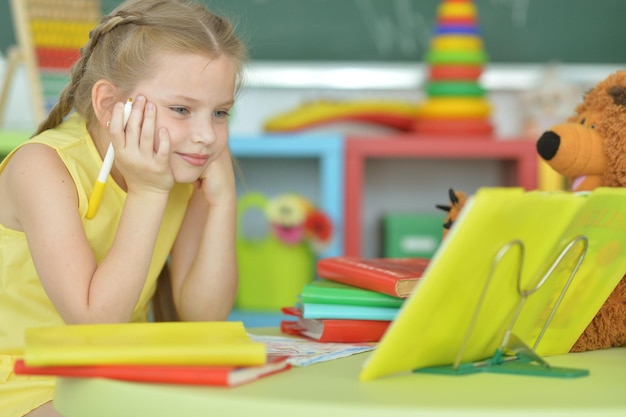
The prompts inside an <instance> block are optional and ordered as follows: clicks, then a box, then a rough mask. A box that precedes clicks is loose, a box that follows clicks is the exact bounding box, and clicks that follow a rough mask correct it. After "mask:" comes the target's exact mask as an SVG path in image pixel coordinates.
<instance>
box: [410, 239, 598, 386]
mask: <svg viewBox="0 0 626 417" xmlns="http://www.w3.org/2000/svg"><path fill="white" fill-rule="evenodd" d="M576 246H580V253H578V254H577V253H576V252H575V251H574V249H575V247H576ZM588 246H589V242H588V240H587V238H586V237H584V236H578V237H576V238H574V239H572V240H571V241H570V242H569V243H568V244H567V245H566V246H565V248H564V249H563V250H562V251H561V252H560V253H559V255H558V256H557V258H556V260H555V261H554V263H553V264H552V265H551V266H550V268H549V269H548V270H547V272H546V273H545V274H544V275H543V276H542V277H541V279H540V280H538V281H537V282H536V284H535V285H534V286H533V287H532V288H529V289H524V288H522V280H521V278H522V264H523V260H524V244H523V242H521V241H519V240H513V241H511V242H509V243H507V244H505V245H504V246H503V247H502V248H501V249H500V250H499V251H498V253H497V254H496V256H495V258H494V260H493V263H492V266H491V270H490V273H489V276H488V278H487V280H486V282H485V285H484V287H483V290H482V293H481V295H480V298H479V300H478V303H477V306H476V310H475V311H474V315H473V317H472V320H471V321H470V324H469V327H468V329H467V332H466V333H465V337H464V339H463V343H462V344H461V347H460V349H459V352H458V354H457V356H456V360H455V361H454V363H453V364H452V365H444V366H434V367H427V368H419V369H415V370H414V372H419V373H435V374H444V375H468V374H474V373H479V372H488V373H501V374H515V375H532V376H544V377H558V378H574V377H580V376H586V375H589V371H588V370H586V369H574V368H562V367H553V366H550V364H548V363H547V362H546V361H545V360H544V359H543V358H542V357H541V356H539V355H538V354H537V353H535V349H536V348H537V346H538V345H539V342H540V341H541V339H542V337H543V335H544V334H545V332H546V330H547V329H548V326H549V325H550V322H551V321H552V319H553V317H554V314H555V313H556V311H557V309H558V307H559V304H560V303H561V301H562V300H563V297H564V296H565V293H566V292H567V290H568V288H569V286H570V284H571V282H572V280H573V279H574V276H575V275H576V272H577V271H578V269H579V267H580V265H581V263H582V261H583V258H584V257H585V254H586V252H587V248H588ZM513 249H518V251H517V252H518V254H519V256H518V264H517V265H516V269H517V292H518V294H519V296H520V300H519V303H518V304H517V306H516V309H515V312H514V314H513V319H512V320H511V323H510V324H509V326H508V328H507V329H506V330H505V332H504V335H503V338H502V343H501V344H500V346H499V347H498V348H497V349H496V351H495V353H494V355H493V356H492V357H491V358H489V359H486V360H482V361H477V362H467V363H461V361H462V357H463V353H464V352H465V349H466V348H467V346H468V343H469V340H470V337H471V335H472V332H473V330H474V328H475V326H476V324H477V322H478V316H479V313H480V311H481V308H482V305H483V302H484V300H485V297H486V294H487V292H488V290H489V285H490V284H491V281H492V278H493V276H494V275H495V271H496V270H497V267H498V265H499V264H500V262H501V261H502V259H503V258H504V257H505V255H507V253H509V252H512V250H513ZM570 252H572V253H574V256H576V257H575V258H574V262H575V266H574V267H573V268H572V269H571V271H570V273H569V277H568V279H567V281H566V282H565V284H564V286H563V288H562V289H561V293H560V294H559V296H558V298H557V299H556V301H555V303H554V306H553V307H552V310H551V311H550V314H549V315H548V317H547V319H546V321H545V322H544V324H543V327H542V329H541V331H540V332H539V335H538V336H537V339H536V341H535V343H534V345H533V347H532V348H530V347H528V346H527V345H526V344H525V343H524V342H523V341H522V340H521V339H520V338H519V337H517V336H516V335H515V334H514V333H513V327H514V326H515V323H516V322H517V320H518V318H519V316H520V314H521V312H522V309H523V307H524V304H525V302H526V300H527V299H528V297H530V296H531V295H533V294H534V293H536V292H537V291H538V290H539V289H541V288H542V287H543V286H544V284H545V283H546V282H547V281H548V280H549V279H550V277H551V276H552V275H553V273H554V272H555V270H556V269H557V267H558V266H559V264H561V263H562V262H563V260H564V258H565V257H566V256H567V255H568V253H570Z"/></svg>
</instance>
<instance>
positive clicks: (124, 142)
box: [110, 96, 174, 193]
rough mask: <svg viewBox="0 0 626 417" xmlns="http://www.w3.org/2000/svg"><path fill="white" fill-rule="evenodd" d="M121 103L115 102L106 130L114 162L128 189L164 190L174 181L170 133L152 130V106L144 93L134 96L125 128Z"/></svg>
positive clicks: (132, 190)
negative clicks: (108, 130)
mask: <svg viewBox="0 0 626 417" xmlns="http://www.w3.org/2000/svg"><path fill="white" fill-rule="evenodd" d="M123 107H124V105H123V104H122V103H117V104H116V105H115V109H114V111H113V120H112V123H111V128H110V131H111V134H112V136H113V138H112V143H113V148H114V149H115V166H116V168H117V169H118V170H119V171H120V173H121V174H122V176H123V177H124V181H125V183H126V187H127V189H128V192H143V191H149V192H159V193H163V192H165V193H168V192H169V191H170V189H171V188H172V186H173V185H174V177H173V176H172V171H171V168H170V165H169V159H170V137H169V132H168V131H167V129H166V128H160V129H159V130H158V132H157V131H156V106H155V105H154V103H150V102H148V101H147V100H146V98H145V97H144V96H139V97H137V99H136V100H135V101H134V104H133V110H132V112H131V114H130V118H129V119H128V124H127V125H126V129H125V130H124V129H123V128H122V126H123ZM156 135H158V138H157V137H156Z"/></svg>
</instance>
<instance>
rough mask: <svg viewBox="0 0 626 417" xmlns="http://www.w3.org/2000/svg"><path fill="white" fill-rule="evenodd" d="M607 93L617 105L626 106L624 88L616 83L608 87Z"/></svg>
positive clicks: (625, 90) (625, 91)
mask: <svg viewBox="0 0 626 417" xmlns="http://www.w3.org/2000/svg"><path fill="white" fill-rule="evenodd" d="M607 93H608V94H609V95H610V96H611V97H613V103H615V104H617V105H618V106H626V88H624V87H622V86H618V85H616V86H613V87H610V88H609V89H608V90H607Z"/></svg>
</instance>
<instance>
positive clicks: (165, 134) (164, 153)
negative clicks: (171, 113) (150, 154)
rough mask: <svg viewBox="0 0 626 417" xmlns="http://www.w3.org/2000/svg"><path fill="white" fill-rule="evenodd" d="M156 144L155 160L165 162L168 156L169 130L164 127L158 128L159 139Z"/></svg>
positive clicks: (167, 160)
mask: <svg viewBox="0 0 626 417" xmlns="http://www.w3.org/2000/svg"><path fill="white" fill-rule="evenodd" d="M157 146H158V147H157V148H156V149H155V151H156V156H155V158H156V160H157V161H158V162H162V163H164V164H167V163H168V162H169V158H170V132H169V131H168V130H167V129H166V128H164V127H162V128H161V129H159V140H158V144H157Z"/></svg>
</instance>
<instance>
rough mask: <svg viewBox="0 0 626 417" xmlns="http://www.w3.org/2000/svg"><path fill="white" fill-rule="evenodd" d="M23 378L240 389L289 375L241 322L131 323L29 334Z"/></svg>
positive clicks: (284, 363)
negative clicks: (76, 379)
mask: <svg viewBox="0 0 626 417" xmlns="http://www.w3.org/2000/svg"><path fill="white" fill-rule="evenodd" d="M25 342H26V343H25V349H24V357H23V359H19V360H17V361H16V363H15V366H14V371H15V373H16V374H18V375H50V376H65V377H83V378H109V379H117V380H125V381H135V382H152V383H167V384H189V385H218V386H237V385H241V384H244V383H247V382H251V381H254V380H257V379H259V378H262V377H265V376H268V375H271V374H275V373H277V372H281V371H285V370H287V369H289V368H290V366H291V365H290V364H289V362H288V359H289V358H288V357H287V356H273V355H268V354H267V350H266V346H265V344H263V343H259V342H255V341H253V340H252V339H251V338H250V337H249V336H248V334H247V333H246V330H245V328H244V326H243V324H242V323H241V322H190V323H178V322H176V323H127V324H95V325H68V326H55V327H39V328H30V329H27V330H26V334H25Z"/></svg>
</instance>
